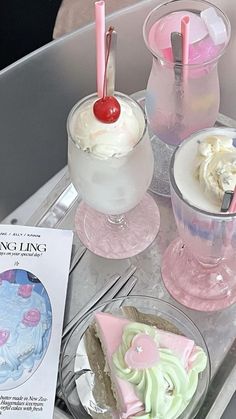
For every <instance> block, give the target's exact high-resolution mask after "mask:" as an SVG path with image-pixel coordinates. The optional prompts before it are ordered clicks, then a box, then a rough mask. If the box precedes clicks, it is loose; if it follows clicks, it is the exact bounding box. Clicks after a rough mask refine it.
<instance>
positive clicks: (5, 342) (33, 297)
mask: <svg viewBox="0 0 236 419" xmlns="http://www.w3.org/2000/svg"><path fill="white" fill-rule="evenodd" d="M51 327H52V310H51V303H50V300H49V297H48V294H47V291H46V289H45V288H44V286H43V284H42V283H41V282H40V281H39V279H38V278H37V277H36V276H35V275H34V274H32V273H31V272H27V271H25V270H22V269H11V270H8V271H5V272H2V273H0V390H8V389H11V388H15V387H17V386H19V385H21V384H22V383H23V382H25V381H26V380H28V378H29V377H30V376H31V375H32V374H33V373H34V372H35V370H36V369H37V368H38V366H39V364H40V363H41V361H42V359H43V357H44V355H45V353H46V350H47V348H48V345H49V341H50V336H51Z"/></svg>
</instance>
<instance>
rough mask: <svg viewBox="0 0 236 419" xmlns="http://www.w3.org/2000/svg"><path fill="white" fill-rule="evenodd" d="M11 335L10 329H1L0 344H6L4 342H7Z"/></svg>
mask: <svg viewBox="0 0 236 419" xmlns="http://www.w3.org/2000/svg"><path fill="white" fill-rule="evenodd" d="M9 336H10V332H9V330H3V329H1V330H0V346H2V345H4V343H6V342H7V340H8V338H9Z"/></svg>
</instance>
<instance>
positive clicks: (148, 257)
mask: <svg viewBox="0 0 236 419" xmlns="http://www.w3.org/2000/svg"><path fill="white" fill-rule="evenodd" d="M133 96H134V97H135V98H136V99H137V100H138V101H140V102H143V100H144V99H143V98H144V93H143V92H138V93H136V94H134V95H133ZM216 125H217V126H227V127H235V128H236V121H235V120H233V119H231V118H228V117H226V116H224V115H222V114H219V117H218V120H217V123H216ZM153 197H154V199H155V200H156V202H157V205H158V207H159V210H160V215H161V226H160V231H159V233H158V236H157V238H156V239H155V241H154V242H153V243H152V245H151V246H150V247H149V248H148V249H146V250H145V251H144V252H143V253H141V254H139V255H138V256H135V257H132V258H130V259H125V260H108V259H103V258H101V257H99V256H96V255H94V254H92V253H91V252H90V251H88V250H87V251H86V252H85V253H84V255H83V257H82V258H81V259H80V261H79V263H78V264H77V265H76V266H75V268H74V269H73V271H72V273H71V275H70V279H69V286H68V293H67V300H66V307H65V321H64V324H65V325H66V324H67V323H68V322H69V321H70V320H71V319H72V318H73V317H74V315H75V314H76V312H77V311H79V309H80V308H81V307H82V306H83V305H84V304H85V303H86V301H89V299H90V298H91V297H92V296H93V295H94V294H95V292H96V291H97V290H98V289H99V288H101V286H102V285H103V284H104V283H105V281H106V279H108V278H109V277H110V276H111V275H112V274H114V273H121V272H123V271H124V270H125V269H126V268H127V267H128V266H129V265H130V264H131V263H132V264H134V265H136V266H137V271H136V273H135V276H136V277H137V278H138V281H137V284H136V286H135V288H134V290H133V294H145V295H150V296H156V297H158V298H161V299H163V300H165V301H168V302H171V303H172V304H173V305H175V306H176V307H178V308H180V309H181V310H182V311H184V312H185V313H186V314H187V315H188V316H189V317H190V318H191V319H192V320H193V321H194V322H195V324H196V325H197V326H198V327H199V329H200V331H201V332H202V334H203V336H204V338H205V340H206V343H207V345H208V348H209V353H210V358H211V367H212V376H211V384H210V388H209V391H208V394H207V397H206V400H205V402H204V405H203V407H202V409H201V411H200V412H199V414H198V415H197V419H205V418H206V419H219V418H220V417H221V415H222V413H223V411H224V410H225V408H226V406H227V404H228V402H229V400H230V398H231V396H232V395H233V393H234V392H235V390H236V304H235V305H233V306H231V307H230V308H228V309H225V310H223V311H219V312H215V313H203V312H198V311H193V310H190V309H187V308H186V307H183V306H182V305H181V304H179V303H178V302H176V301H175V300H174V299H173V298H172V297H171V296H170V295H169V294H168V292H167V291H166V289H165V287H164V285H163V282H162V279H161V272H160V267H161V259H162V255H163V253H164V251H165V249H166V248H167V246H168V245H169V243H170V242H171V240H173V239H174V238H175V237H176V236H177V231H176V226H175V221H174V217H173V213H172V207H171V201H170V198H165V197H161V196H157V195H153ZM79 200H80V196H79V195H78V194H77V192H76V191H75V189H74V187H73V186H72V185H71V183H70V179H69V175H68V173H67V174H66V175H65V176H63V178H62V179H61V180H60V181H59V183H58V184H57V185H56V187H55V188H54V189H53V191H51V193H50V195H49V196H48V197H47V198H46V200H45V201H44V202H43V203H42V204H41V205H40V207H39V208H38V209H37V211H36V212H35V213H34V214H33V216H32V217H31V219H30V220H29V222H28V224H29V225H38V226H42V227H43V226H44V227H51V228H62V229H71V230H74V221H73V220H74V215H75V209H76V207H77V205H78V202H79ZM80 247H81V248H82V247H83V245H82V244H81V243H80V241H79V239H78V237H77V235H76V233H75V235H74V243H73V252H74V253H76V252H78V250H79V249H80ZM57 411H58V409H57ZM57 414H58V413H57ZM61 417H63V414H62V416H61Z"/></svg>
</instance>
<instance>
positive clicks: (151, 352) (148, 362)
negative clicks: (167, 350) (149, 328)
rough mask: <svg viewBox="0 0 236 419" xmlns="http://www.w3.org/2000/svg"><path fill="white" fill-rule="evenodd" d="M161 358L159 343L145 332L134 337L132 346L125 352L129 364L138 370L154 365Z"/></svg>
mask: <svg viewBox="0 0 236 419" xmlns="http://www.w3.org/2000/svg"><path fill="white" fill-rule="evenodd" d="M159 359H160V355H159V350H158V344H157V343H156V342H155V341H154V340H153V339H152V338H151V336H149V335H146V334H145V333H140V334H138V335H136V336H135V337H134V338H133V341H132V346H131V348H130V349H129V350H128V351H127V352H126V354H125V362H126V364H127V366H128V367H129V368H132V369H138V370H142V369H145V368H151V367H153V366H154V365H155V364H156V363H157V362H158V361H159Z"/></svg>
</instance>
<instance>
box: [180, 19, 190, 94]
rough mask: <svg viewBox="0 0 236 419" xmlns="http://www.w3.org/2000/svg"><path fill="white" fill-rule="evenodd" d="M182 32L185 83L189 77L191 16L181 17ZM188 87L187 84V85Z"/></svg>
mask: <svg viewBox="0 0 236 419" xmlns="http://www.w3.org/2000/svg"><path fill="white" fill-rule="evenodd" d="M181 34H182V39H183V49H182V63H183V79H184V83H185V85H186V84H187V79H188V67H187V64H188V61H189V16H184V17H183V18H182V19H181ZM185 87H186V86H185Z"/></svg>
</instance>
